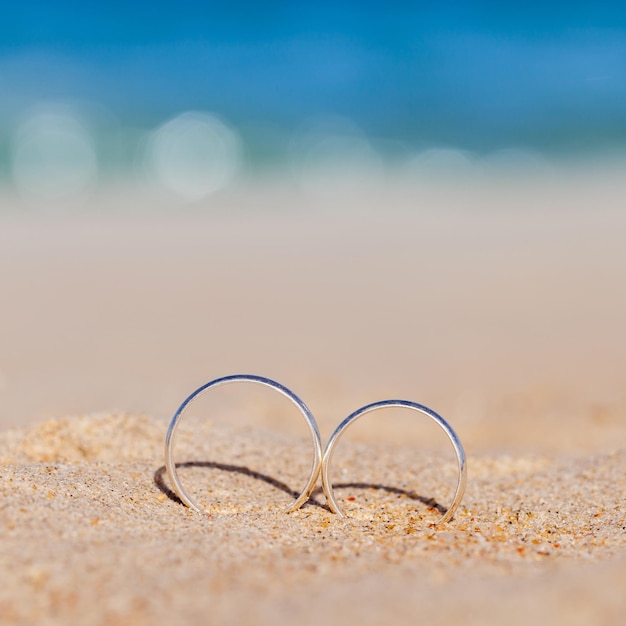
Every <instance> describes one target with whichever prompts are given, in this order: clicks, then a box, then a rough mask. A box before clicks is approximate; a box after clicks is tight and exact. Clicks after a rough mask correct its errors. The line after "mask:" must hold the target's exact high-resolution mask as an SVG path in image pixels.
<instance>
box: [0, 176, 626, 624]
mask: <svg viewBox="0 0 626 626" xmlns="http://www.w3.org/2000/svg"><path fill="white" fill-rule="evenodd" d="M562 187H563V186H561V187H556V189H557V190H560V189H561V188H562ZM570 187H571V185H570ZM544 191H545V190H544ZM552 191H553V192H554V189H552ZM264 193H266V194H269V192H268V191H267V190H265V191H264ZM407 193H408V192H407ZM476 193H478V192H476ZM481 193H483V192H481ZM520 193H521V192H520ZM533 193H534V195H533V196H532V198H534V199H535V200H537V198H540V199H541V200H540V201H539V200H537V201H536V202H535V203H534V204H533V203H532V202H528V204H529V206H533V207H534V208H533V211H529V212H524V213H520V212H518V213H515V214H507V215H502V212H501V211H498V207H499V206H500V205H501V203H503V202H504V200H505V199H506V197H510V189H509V190H508V191H507V193H506V194H505V193H504V191H503V192H502V196H501V197H500V196H498V195H497V194H496V193H495V192H490V194H489V195H488V197H487V196H485V195H484V193H483V195H480V196H479V195H475V196H472V197H470V200H471V202H474V203H475V204H477V203H479V201H480V200H481V198H482V199H483V200H485V198H486V199H487V200H488V202H487V209H486V210H483V211H474V212H469V209H470V208H475V207H465V206H461V207H458V206H457V204H458V202H460V200H459V198H460V197H461V196H458V197H457V196H454V194H451V195H450V194H449V195H448V196H446V197H445V198H435V199H433V198H432V197H431V198H429V201H430V202H431V204H434V205H436V206H435V207H434V209H433V210H432V211H426V212H424V211H422V212H419V213H415V212H413V213H411V212H407V211H406V210H405V211H404V212H403V211H398V212H397V213H396V214H394V215H388V216H387V217H386V218H385V219H381V218H380V216H372V215H369V216H354V215H343V216H342V217H338V216H329V215H314V216H313V217H311V215H310V214H307V215H306V216H303V215H301V214H298V215H296V216H294V215H292V214H287V213H285V212H283V213H280V214H269V215H265V216H263V217H261V216H259V215H252V214H250V213H246V212H245V211H243V212H242V213H241V214H234V215H230V214H229V215H224V214H218V215H217V216H216V215H212V216H209V217H207V216H206V215H200V214H197V213H196V214H191V215H190V214H187V215H184V216H181V215H167V214H163V213H161V214H160V215H159V216H157V217H151V218H148V217H146V216H137V215H135V216H130V217H120V216H117V217H115V216H110V215H108V216H104V215H102V214H96V215H95V216H91V217H89V218H76V217H73V216H66V217H64V218H62V219H53V218H52V217H50V216H48V217H41V216H30V217H29V216H27V217H23V216H21V215H18V214H17V209H16V211H15V212H13V213H11V212H9V213H8V215H6V216H4V217H3V218H2V222H1V223H0V256H1V261H2V262H1V263H0V281H1V282H0V287H1V289H2V294H3V299H2V307H3V308H2V312H1V314H0V321H1V323H0V341H1V344H0V346H1V350H0V402H1V404H0V412H1V415H0V425H1V426H2V432H0V489H1V491H2V494H1V500H0V502H1V503H2V504H1V507H0V528H1V529H2V533H1V535H0V544H1V546H0V559H2V574H1V575H0V581H1V583H2V584H1V585H0V623H2V624H34V623H37V624H81V625H82V624H105V623H107V624H111V623H114V624H179V623H180V624H231V623H232V624H276V623H287V622H289V623H298V624H309V623H310V624H313V623H316V624H317V623H320V621H323V622H325V623H331V624H332V623H346V622H348V623H349V622H356V621H357V620H358V621H359V622H360V623H363V624H382V623H394V624H405V623H406V624H409V623H411V624H414V623H417V622H420V621H422V620H425V621H426V622H428V623H435V624H439V623H440V624H449V623H452V622H453V621H459V622H461V621H462V622H464V623H470V624H485V623H493V624H501V623H503V622H506V623H509V624H518V623H519V624H522V623H524V624H526V623H528V621H529V620H530V621H535V622H537V623H552V624H555V623H557V624H621V623H622V622H623V616H624V614H626V593H624V590H625V589H626V550H625V548H626V395H625V392H624V388H625V387H624V382H625V381H624V372H626V367H624V366H625V365H626V363H625V362H624V354H626V334H625V333H624V332H623V319H626V294H625V293H624V292H623V290H622V289H620V288H619V286H620V285H621V282H620V281H621V280H622V278H623V267H624V262H625V261H626V252H624V250H623V246H622V239H623V237H622V234H621V233H623V232H624V231H623V226H624V224H623V221H624V219H623V217H622V216H621V212H620V211H619V208H620V207H619V206H618V205H619V197H623V196H619V195H618V194H616V193H614V194H610V193H608V192H607V191H606V189H604V193H605V197H606V198H608V200H611V199H612V198H613V199H614V200H613V204H611V202H610V201H609V202H605V208H604V209H603V212H602V213H601V214H598V213H597V212H592V211H590V210H586V207H587V201H588V200H589V199H590V198H591V197H592V196H593V193H592V191H590V190H589V188H588V187H584V186H581V187H579V188H578V189H575V190H574V191H572V190H571V189H570V188H569V187H568V190H567V192H565V191H563V192H562V193H561V192H559V194H555V193H551V194H543V195H541V194H539V192H538V191H537V190H535V191H534V192H533ZM585 194H587V196H585ZM411 197H412V196H411ZM463 197H464V198H465V196H463ZM516 198H517V199H516V202H517V203H523V201H528V197H526V198H525V200H524V198H519V197H516ZM532 198H531V199H532ZM413 199H414V200H415V202H416V203H418V202H417V200H419V198H417V200H416V199H415V198H413ZM222 201H223V202H224V203H226V204H228V203H230V204H231V205H242V206H244V208H246V207H247V208H249V205H252V204H254V202H253V201H252V200H251V199H250V197H249V196H248V195H245V194H244V195H242V196H241V197H236V198H225V199H224V198H223V199H222ZM403 201H404V202H405V203H407V202H408V201H407V200H406V199H405V200H403ZM464 201H467V200H464ZM215 202H218V200H215ZM281 202H282V203H283V205H285V203H286V200H285V198H284V197H281ZM467 202H469V201H467ZM471 202H470V204H471ZM246 203H247V204H246ZM263 203H264V205H268V204H271V198H269V199H268V197H265V198H264V200H263ZM437 203H438V204H437ZM455 203H457V204H455ZM542 203H543V204H542ZM287 204H288V203H287ZM418 204H419V203H418ZM442 207H443V208H444V209H445V208H446V207H448V209H447V210H443V209H442ZM449 207H453V209H449ZM572 207H573V208H572ZM405 209H406V207H405ZM435 209H436V210H435ZM235 372H247V373H255V374H261V375H265V376H270V377H272V378H275V379H277V380H279V381H280V382H282V383H284V384H286V385H288V386H289V387H291V388H292V389H293V390H294V391H296V393H299V394H300V395H301V396H302V398H303V399H304V400H305V402H306V403H307V404H308V405H309V406H310V408H311V409H312V410H313V412H314V414H315V415H316V418H317V419H318V422H319V426H320V430H321V432H322V438H323V440H324V441H326V440H327V438H328V437H329V436H330V433H331V432H332V429H333V428H334V427H335V425H336V424H337V423H338V422H339V421H340V420H341V419H342V418H343V417H345V416H346V415H347V414H348V413H349V412H350V411H352V410H354V409H356V408H358V407H359V406H361V405H363V404H366V403H368V402H371V401H375V400H380V399H383V398H389V397H400V398H406V399H410V400H414V401H418V402H422V403H424V404H427V405H429V406H431V407H432V408H433V409H435V410H437V411H438V412H440V413H441V414H442V415H444V417H446V419H448V420H449V421H450V423H451V424H452V425H453V426H454V427H455V429H456V430H457V432H458V433H459V436H460V437H461V440H462V441H463V443H464V445H465V448H466V452H467V455H468V469H469V478H468V485H467V491H466V495H465V498H464V500H463V502H462V504H461V506H460V508H459V509H458V511H457V514H456V516H455V518H454V519H453V520H452V521H451V522H450V523H448V524H446V525H444V526H441V527H436V526H435V522H436V521H437V519H438V517H439V516H440V515H441V510H445V507H446V504H447V503H449V502H450V499H451V497H452V493H453V490H454V486H455V471H456V468H455V462H454V456H453V454H452V451H451V449H450V447H449V443H448V442H447V441H446V439H445V436H443V435H442V433H441V432H440V431H438V430H437V428H436V427H434V425H432V424H428V423H423V421H421V420H419V419H416V418H415V415H414V414H409V415H405V414H402V413H401V412H393V411H391V412H389V414H382V413H381V414H380V415H379V414H376V415H372V416H366V417H365V418H363V420H362V421H361V422H359V423H358V424H357V425H355V426H354V427H353V429H351V431H350V432H349V433H347V434H346V436H345V438H344V439H342V441H341V443H340V446H339V447H338V449H337V453H336V456H335V460H334V463H333V475H334V476H336V478H335V483H336V495H337V497H338V499H339V501H340V503H341V504H342V506H343V507H344V508H345V510H346V513H347V517H346V518H345V519H340V518H338V517H337V516H335V515H333V514H331V513H330V512H329V511H328V509H327V507H326V506H325V501H324V496H323V494H322V493H321V490H320V489H319V488H318V489H317V490H316V491H315V492H314V494H313V497H312V500H311V501H310V502H309V503H308V504H307V505H306V506H305V507H303V508H302V509H301V510H300V511H298V512H295V513H292V514H286V513H284V509H285V508H286V507H287V506H288V504H289V503H290V501H291V499H292V498H293V495H294V493H296V492H297V491H298V490H299V488H301V486H302V485H303V484H304V482H305V480H306V477H307V474H308V470H309V467H310V462H311V449H310V441H309V440H308V438H307V432H306V427H305V425H304V423H303V421H302V420H301V418H300V416H298V415H297V413H295V412H294V410H293V407H291V406H290V405H289V404H288V403H285V402H283V400H284V399H281V398H276V397H275V396H274V395H272V393H271V391H269V390H260V389H250V388H244V387H243V386H242V387H237V388H235V387H233V388H232V389H225V390H222V389H220V390H216V393H215V394H214V395H212V396H211V397H208V396H207V397H206V398H203V399H202V402H199V403H198V404H197V406H195V407H194V410H193V411H192V414H191V415H190V416H189V418H188V419H187V418H186V420H185V422H184V423H183V424H181V428H180V431H179V433H178V438H177V442H176V458H177V460H178V461H179V462H180V463H182V464H183V466H182V467H181V468H180V476H181V480H182V481H183V482H184V484H185V485H186V486H187V487H188V488H189V490H190V491H192V492H193V493H194V495H195V496H196V497H197V498H198V500H199V501H200V503H201V504H202V505H203V507H205V509H206V512H205V513H203V514H198V513H193V512H191V511H189V510H188V509H186V508H185V507H184V506H182V505H181V504H180V503H179V502H178V501H177V500H176V498H175V496H173V494H172V493H171V491H170V490H169V486H168V482H167V476H166V475H165V472H164V468H163V441H164V436H165V431H166V428H167V424H168V421H169V419H170V418H171V416H172V414H173V413H174V411H175V409H176V408H177V406H178V405H179V404H180V402H181V401H182V400H183V399H184V397H185V396H186V395H187V394H188V393H190V392H191V391H192V390H193V389H194V388H195V387H196V386H198V385H200V384H202V383H204V382H206V381H208V380H210V379H211V378H214V377H218V376H221V375H225V374H230V373H235Z"/></svg>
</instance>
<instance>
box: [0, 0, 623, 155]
mask: <svg viewBox="0 0 626 626" xmlns="http://www.w3.org/2000/svg"><path fill="white" fill-rule="evenodd" d="M429 4H432V5H434V6H429ZM518 5H519V6H513V7H511V6H509V3H502V2H464V3H460V2H457V3H455V2H437V3H417V2H407V3H399V2H396V3H368V2H343V3H342V2H321V3H320V2H318V3H315V4H313V3H311V4H307V5H302V4H299V3H294V2H273V3H249V2H230V3H219V4H217V3H199V2H188V1H187V2H177V3H173V2H158V1H154V2H144V1H142V0H136V1H135V2H132V3H126V2H119V1H117V2H108V3H107V4H106V5H104V4H99V3H86V2H70V1H67V0H66V1H64V2H63V1H61V2H54V3H51V2H35V1H32V0H25V1H24V2H20V3H6V6H3V8H2V18H1V19H0V122H1V120H2V119H8V120H10V119H11V117H12V116H14V115H16V113H17V112H19V111H20V110H21V109H22V108H24V107H26V106H29V105H30V104H32V103H35V102H37V101H40V100H55V99H57V100H66V99H76V100H79V101H88V102H93V103H101V104H103V105H104V106H106V107H107V108H108V110H110V111H111V112H112V113H113V114H114V115H115V116H116V117H118V118H119V119H121V120H122V121H124V122H125V123H128V124H139V125H141V124H146V125H149V124H154V123H158V122H159V121H162V120H163V119H166V118H167V117H168V116H171V115H174V114H176V113H177V112H180V111H184V110H189V109H198V110H209V111H213V112H215V113H218V114H219V115H222V116H223V117H224V118H225V119H227V120H229V121H231V122H232V123H233V124H235V125H238V126H245V125H246V124H263V125H266V126H268V127H270V128H276V129H283V130H285V131H286V132H287V131H289V129H292V128H294V127H297V126H298V125H299V124H302V123H303V121H304V120H306V119H308V118H309V117H311V116H316V115H324V114H339V115H344V116H346V117H349V118H350V119H352V120H354V121H355V122H356V123H357V124H359V125H360V126H361V127H362V128H363V129H364V130H365V132H367V133H368V134H370V135H372V136H376V137H381V138H389V139H394V140H402V141H406V142H409V143H413V144H418V145H419V144H429V145H430V144H435V145H439V144H441V145H454V146H459V147H463V148H468V149H474V150H490V149H494V148H498V147H503V146H511V145H515V146H524V147H531V148H533V147H534V148H537V149H545V150H557V151H559V150H563V151H567V150H574V151H576V150H583V151H584V150H590V149H592V150H593V149H597V148H604V147H614V146H619V145H623V144H624V143H626V3H623V2H622V3H619V2H604V3H603V2H593V3H592V2H584V3H583V2H569V3H554V2H553V3H549V2H547V3H539V2H532V1H531V2H524V3H518Z"/></svg>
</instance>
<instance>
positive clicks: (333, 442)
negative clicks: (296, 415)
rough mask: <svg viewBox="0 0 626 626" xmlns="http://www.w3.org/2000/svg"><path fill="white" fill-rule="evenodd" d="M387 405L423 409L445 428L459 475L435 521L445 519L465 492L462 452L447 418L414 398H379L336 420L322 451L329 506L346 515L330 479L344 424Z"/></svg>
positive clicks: (324, 480) (450, 514)
mask: <svg viewBox="0 0 626 626" xmlns="http://www.w3.org/2000/svg"><path fill="white" fill-rule="evenodd" d="M389 407H401V408H406V409H412V410H413V411H417V412H419V413H423V414H424V415H426V416H427V417H430V418H431V419H433V420H434V421H435V422H436V423H437V424H439V426H440V427H441V428H442V429H443V430H444V432H445V433H446V435H448V438H449V439H450V441H451V442H452V445H453V446H454V451H455V452H456V458H457V462H458V469H459V478H458V482H457V486H456V491H455V494H454V498H453V500H452V504H451V505H450V506H449V507H448V510H447V511H446V513H445V514H444V516H443V517H442V518H441V519H440V520H439V521H438V522H437V524H442V523H444V522H447V521H448V520H450V519H451V518H452V516H453V515H454V512H455V511H456V509H457V507H458V506H459V504H460V503H461V500H462V499H463V493H464V492H465V483H466V481H467V467H466V464H465V452H464V450H463V446H462V445H461V441H460V440H459V438H458V436H457V434H456V433H455V432H454V430H453V429H452V427H451V426H450V424H448V422H446V420H444V419H443V417H441V416H440V415H438V414H437V413H435V412H434V411H432V410H431V409H429V408H428V407H425V406H422V405H421V404H417V403H416V402H409V401H408V400H382V401H380V402H374V403H372V404H368V405H366V406H364V407H361V408H360V409H357V410H356V411H354V413H351V414H350V415H349V416H348V417H346V419H344V420H343V422H341V424H339V426H337V428H336V429H335V432H333V434H332V435H331V437H330V439H329V440H328V444H327V445H326V450H325V451H324V456H323V458H322V487H323V489H324V494H325V495H326V499H327V501H328V506H329V507H330V509H331V510H332V512H333V513H337V514H338V515H339V516H340V517H345V515H344V513H343V511H342V510H341V508H340V507H339V505H338V504H337V500H335V495H334V493H333V485H332V481H331V480H330V466H331V462H332V459H333V454H334V452H335V448H336V446H337V443H338V442H339V439H340V438H341V436H342V435H343V434H344V433H345V431H346V428H348V426H350V424H352V423H353V422H356V420H358V419H359V418H360V417H363V416H364V415H365V414H366V413H371V412H372V411H378V410H380V409H385V408H389Z"/></svg>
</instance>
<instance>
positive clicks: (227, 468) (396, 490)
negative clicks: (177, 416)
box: [154, 461, 447, 515]
mask: <svg viewBox="0 0 626 626" xmlns="http://www.w3.org/2000/svg"><path fill="white" fill-rule="evenodd" d="M176 467H177V468H181V467H203V468H208V469H217V470H220V471H223V472H234V473H237V474H243V475H244V476H249V477H250V478H254V479H255V480H260V481H262V482H264V483H267V484H268V485H271V486H272V487H274V488H275V489H278V490H279V491H283V492H284V493H286V494H288V495H290V496H291V497H292V498H294V499H295V498H297V497H298V496H299V495H300V494H299V492H297V491H294V490H293V489H291V488H290V487H289V485H287V484H286V483H284V482H282V481H280V480H278V479H277V478H274V477H273V476H268V475H267V474H262V473H261V472H257V471H256V470H251V469H250V468H248V467H246V466H245V465H232V464H229V463H217V462H215V461H186V462H184V463H176ZM165 473H166V469H165V466H164V465H162V466H161V467H159V468H158V469H157V470H156V471H155V472H154V483H155V484H156V486H157V487H158V489H159V491H161V493H164V494H165V495H166V496H167V497H168V498H169V499H170V500H172V501H173V502H176V503H178V504H183V503H182V501H181V500H180V498H179V497H178V496H177V495H176V494H175V493H174V492H173V491H172V490H171V489H170V488H169V487H168V486H167V484H166V483H165V479H164V476H165ZM333 489H334V490H335V491H337V490H338V489H339V490H340V489H363V490H365V489H377V490H380V491H386V492H387V493H390V494H395V495H397V496H403V497H406V498H409V499H411V500H415V501H417V502H421V503H422V504H424V505H426V506H428V507H431V508H433V509H436V510H437V511H439V513H441V514H442V515H443V514H445V512H446V511H447V509H446V507H444V506H442V505H441V504H439V502H437V501H436V500H435V499H434V498H427V497H426V496H421V495H419V494H417V493H415V492H414V491H409V490H407V489H402V488H401V487H393V486H390V485H381V484H375V483H362V482H355V483H337V484H336V485H333ZM322 493H323V491H322V488H321V487H316V488H315V489H314V490H313V491H312V492H311V496H310V497H309V499H308V501H307V502H306V503H305V504H304V506H305V507H306V506H315V507H318V508H321V509H324V510H326V511H330V509H329V507H328V505H327V504H322V503H320V502H318V501H317V500H316V497H317V496H319V495H322Z"/></svg>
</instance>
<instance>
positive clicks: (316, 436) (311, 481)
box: [165, 374, 322, 513]
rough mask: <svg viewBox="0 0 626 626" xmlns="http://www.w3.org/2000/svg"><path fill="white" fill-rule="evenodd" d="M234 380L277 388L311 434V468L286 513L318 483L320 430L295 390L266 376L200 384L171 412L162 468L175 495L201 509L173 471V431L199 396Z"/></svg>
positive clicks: (244, 375) (301, 502)
mask: <svg viewBox="0 0 626 626" xmlns="http://www.w3.org/2000/svg"><path fill="white" fill-rule="evenodd" d="M236 382H246V383H257V384H259V385H263V386H265V387H270V388H271V389H274V390H276V391H278V392H279V393H281V394H282V395H283V396H285V397H287V398H288V399H289V400H290V401H291V402H292V403H293V404H294V405H295V406H296V407H297V408H298V410H299V411H300V413H302V415H303V416H304V419H305V420H306V423H307V425H308V427H309V431H310V433H311V438H312V440H313V466H312V467H311V474H310V475H309V478H308V480H307V482H306V485H305V486H304V489H303V490H302V492H301V493H300V495H299V496H298V497H297V498H296V500H295V501H294V502H293V503H292V504H291V505H290V506H289V507H288V508H287V513H291V512H292V511H296V510H297V509H299V508H300V507H301V506H302V505H303V504H304V503H305V502H306V501H307V500H308V499H309V495H310V494H311V491H312V490H313V488H314V487H315V483H316V482H317V478H318V476H319V473H320V469H321V463H322V442H321V437H320V433H319V430H318V427H317V423H316V421H315V418H314V417H313V414H312V413H311V411H310V410H309V408H308V407H307V406H306V404H304V402H303V401H302V400H301V399H300V398H299V397H298V396H297V395H296V394H295V393H293V392H292V391H291V390H289V389H287V387H284V386H283V385H281V384H280V383H277V382H276V381H273V380H270V379H269V378H263V377H262V376H254V375H252V374H235V375H233V376H224V377H222V378H216V379H215V380H212V381H210V382H208V383H206V384H205V385H202V387H199V388H198V389H196V390H195V391H194V392H193V393H192V394H191V395H190V396H189V397H188V398H187V399H186V400H185V401H184V402H183V403H182V404H181V405H180V408H179V409H178V411H176V413H175V414H174V417H173V418H172V421H171V422H170V425H169V428H168V429H167V434H166V435H165V467H166V469H167V475H168V478H169V480H170V483H171V486H172V488H173V489H174V491H175V493H176V495H177V496H178V497H179V498H180V499H181V501H182V502H183V503H184V504H185V505H187V506H188V507H189V508H191V509H193V510H194V511H197V512H201V509H200V506H199V505H198V503H197V502H196V501H195V500H194V499H193V498H192V497H191V496H190V495H189V494H188V493H187V492H186V491H185V489H184V487H183V486H182V484H181V482H180V479H179V477H178V473H177V471H176V463H175V462H174V456H173V447H174V434H175V432H176V427H177V426H178V424H179V423H180V420H181V418H182V416H183V413H184V412H185V410H186V409H187V408H188V407H189V405H190V404H191V403H192V402H193V401H194V400H195V399H196V398H197V397H198V396H200V395H201V394H203V393H204V392H206V391H208V390H209V389H213V388H214V387H218V386H220V385H225V384H228V383H236Z"/></svg>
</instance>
